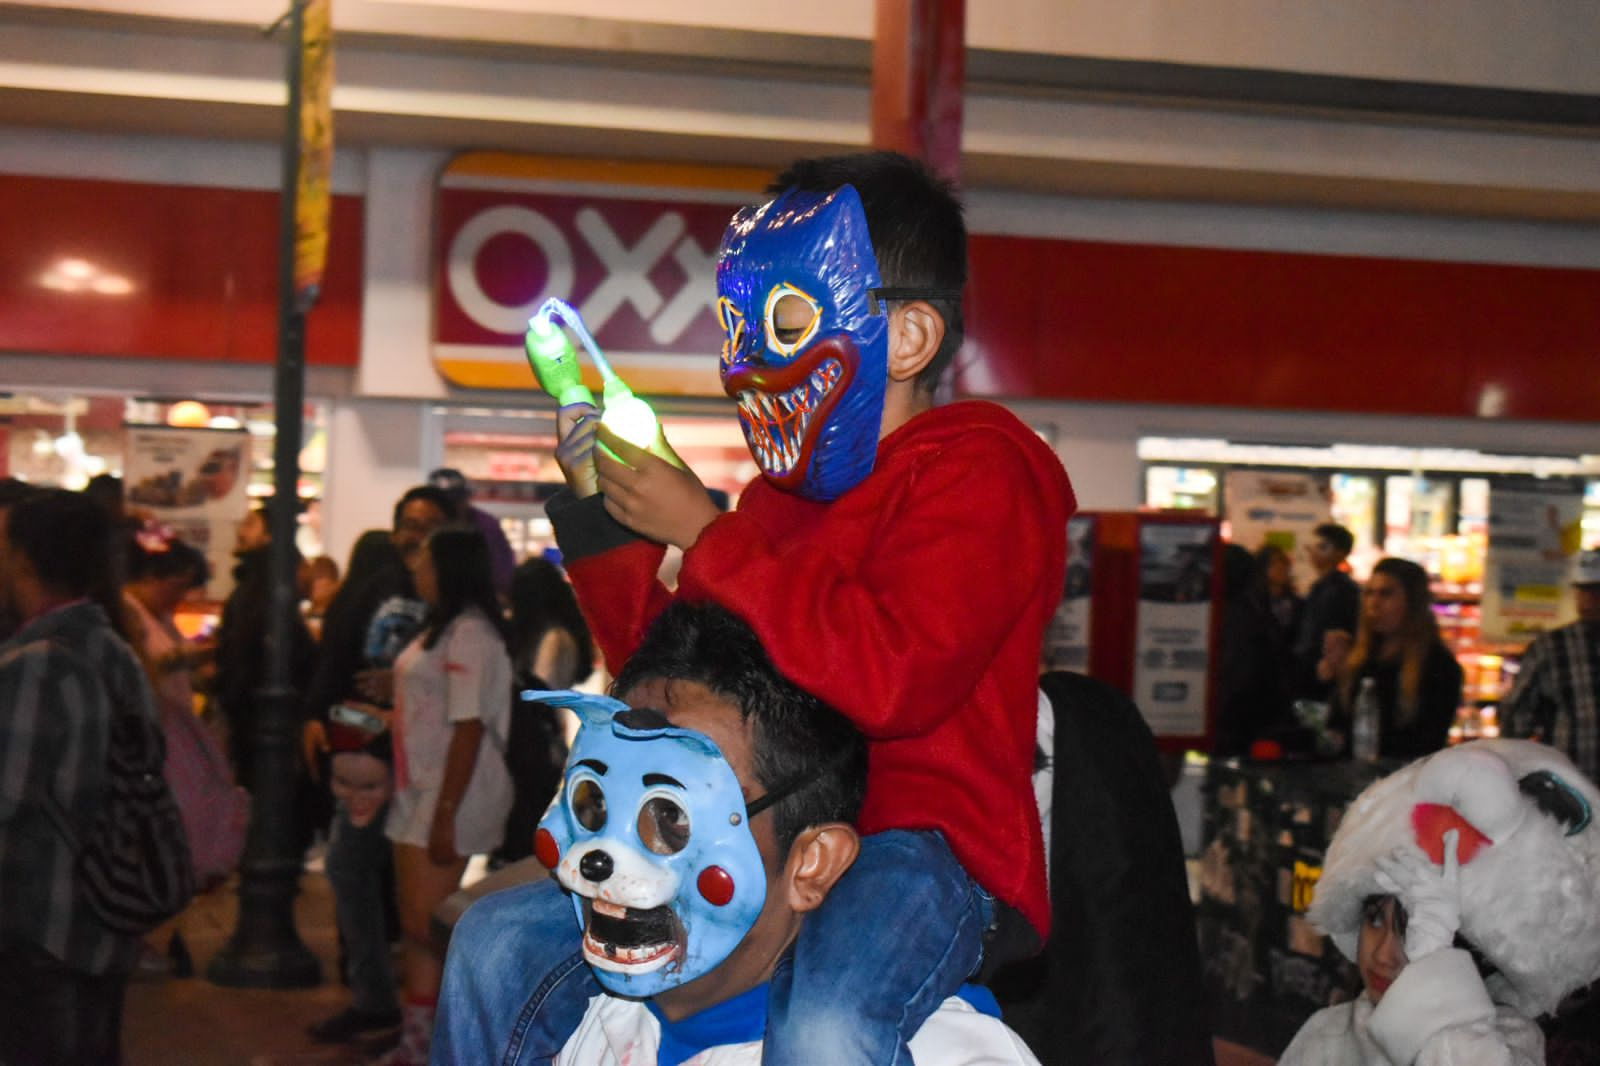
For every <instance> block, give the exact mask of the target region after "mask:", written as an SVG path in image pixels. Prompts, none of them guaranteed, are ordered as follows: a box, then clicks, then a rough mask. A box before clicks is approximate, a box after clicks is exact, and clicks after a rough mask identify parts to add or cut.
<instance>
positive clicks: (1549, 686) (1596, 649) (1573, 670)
mask: <svg viewBox="0 0 1600 1066" xmlns="http://www.w3.org/2000/svg"><path fill="white" fill-rule="evenodd" d="M1572 585H1573V588H1574V590H1575V591H1576V593H1577V600H1578V620H1577V621H1576V622H1573V623H1571V624H1570V625H1565V626H1562V627H1561V628H1559V629H1552V630H1551V631H1550V632H1548V633H1544V634H1541V635H1540V636H1539V637H1538V638H1537V639H1535V640H1534V642H1533V643H1532V644H1530V645H1529V646H1528V650H1527V652H1526V653H1524V655H1523V657H1522V669H1521V670H1520V671H1519V672H1518V674H1517V682H1516V684H1515V685H1514V686H1512V689H1511V693H1510V694H1509V695H1508V696H1506V701H1505V706H1504V707H1502V708H1501V714H1500V721H1501V725H1502V728H1503V729H1504V732H1505V735H1506V736H1508V737H1532V738H1534V739H1535V740H1542V741H1543V742H1544V743H1546V744H1549V745H1550V746H1551V747H1553V748H1557V749H1559V750H1561V751H1563V752H1565V753H1566V754H1567V756H1568V757H1569V758H1570V759H1572V761H1573V762H1574V763H1576V764H1577V765H1578V769H1580V770H1582V771H1583V772H1584V774H1586V775H1587V776H1588V778H1589V780H1591V781H1595V780H1600V550H1591V551H1586V552H1580V553H1579V555H1578V558H1577V561H1576V564H1575V565H1574V567H1573V573H1572Z"/></svg>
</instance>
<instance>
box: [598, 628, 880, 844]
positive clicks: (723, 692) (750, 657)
mask: <svg viewBox="0 0 1600 1066" xmlns="http://www.w3.org/2000/svg"><path fill="white" fill-rule="evenodd" d="M647 681H694V682H697V683H699V684H702V685H704V686H706V687H707V688H709V689H710V690H711V691H712V692H714V693H716V694H717V695H718V696H720V697H722V698H723V699H725V700H727V701H728V702H729V703H731V704H733V705H734V706H735V707H737V708H739V713H740V715H741V716H742V717H743V718H744V719H745V720H746V721H750V722H753V723H754V725H755V730H754V733H755V736H754V748H755V752H754V755H755V770H756V779H757V781H758V782H759V783H760V785H761V787H762V789H763V791H766V792H772V791H777V790H783V789H785V786H789V785H792V784H794V783H795V782H803V784H801V785H800V786H799V787H796V788H794V789H793V791H788V792H787V793H786V794H785V796H784V798H783V799H781V800H779V801H778V802H777V803H776V804H775V805H774V806H773V808H772V815H773V819H774V822H773V827H774V829H775V831H776V833H777V838H778V847H779V849H780V851H782V852H783V853H785V854H787V853H788V850H789V848H790V846H791V845H792V844H793V843H794V841H795V838H796V837H798V836H799V835H800V832H801V831H802V830H804V829H805V828H807V827H808V826H813V825H820V824H822V823H824V822H854V821H855V818H856V815H857V814H858V813H860V810H861V800H862V796H863V795H864V793H865V792H866V778H867V748H866V742H865V741H864V740H863V739H862V736H861V733H860V731H859V730H857V729H856V727H855V726H854V725H852V724H851V723H850V721H849V720H848V719H846V718H845V717H844V716H843V715H841V714H840V713H839V712H838V711H835V710H834V709H833V708H831V707H829V706H828V705H827V704H825V703H823V702H822V701H821V700H819V699H817V698H816V697H815V696H813V695H811V694H810V693H809V692H806V691H805V690H803V689H801V688H800V687H799V686H797V685H795V684H794V683H793V682H792V681H790V680H788V679H787V678H785V677H784V676H783V675H782V674H780V673H778V670H777V668H776V667H774V666H773V665H772V660H771V659H769V658H768V657H767V653H766V650H765V649H764V648H762V646H761V641H760V640H758V639H757V638H756V635H755V632H754V631H753V630H752V629H751V628H750V627H749V626H748V625H747V624H745V622H744V621H743V620H742V619H740V618H739V617H738V616H737V615H735V614H733V613H732V612H730V611H728V610H726V609H725V608H722V607H718V606H717V605H715V604H710V603H694V604H691V603H685V602H682V601H679V602H676V603H673V604H672V605H671V606H669V607H668V608H667V609H666V610H665V611H663V612H662V613H661V615H660V617H658V618H657V619H656V621H655V623H654V624H653V625H652V626H651V627H650V629H649V631H648V632H647V633H646V634H645V637H644V641H643V643H641V644H640V645H639V650H638V651H636V652H634V653H633V657H632V658H630V659H629V660H628V661H627V663H626V664H625V665H624V666H623V668H622V670H621V672H620V673H618V674H617V678H616V681H615V682H613V684H612V691H613V692H614V693H618V694H621V693H625V692H627V691H628V690H629V689H632V688H635V687H637V686H639V685H641V684H643V683H645V682H647Z"/></svg>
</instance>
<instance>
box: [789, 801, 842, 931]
mask: <svg viewBox="0 0 1600 1066" xmlns="http://www.w3.org/2000/svg"><path fill="white" fill-rule="evenodd" d="M860 851H861V837H860V836H859V835H857V833H856V830H855V827H854V826H852V825H849V824H848V823H846V822H824V823H822V824H821V825H814V826H811V827H810V828H808V829H806V830H804V831H802V832H801V834H800V836H799V837H797V838H796V839H795V842H794V846H793V847H791V848H790V849H789V861H788V862H786V863H784V866H783V879H784V882H785V885H786V888H787V891H788V893H789V906H790V907H791V908H792V909H793V910H794V911H795V912H797V913H804V912H805V911H812V910H816V909H817V908H818V907H820V906H822V901H823V900H825V899H827V898H828V893H829V892H832V891H833V886H834V885H835V884H836V883H837V882H838V880H839V878H841V877H843V876H844V872H845V871H846V870H848V869H850V866H851V864H852V863H854V862H855V861H856V855H857V854H859V853H860Z"/></svg>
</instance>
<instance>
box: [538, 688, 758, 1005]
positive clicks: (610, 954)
mask: <svg viewBox="0 0 1600 1066" xmlns="http://www.w3.org/2000/svg"><path fill="white" fill-rule="evenodd" d="M526 698H529V699H534V700H539V701H541V702H544V703H548V704H551V705H552V706H558V707H568V708H570V709H571V710H573V711H574V712H575V713H576V714H577V715H578V716H579V718H580V720H581V721H582V727H581V728H580V729H579V731H578V736H577V740H576V741H575V742H574V743H573V746H572V752H571V755H570V756H569V757H568V760H567V772H566V778H565V781H564V784H563V786H562V790H561V792H560V793H558V794H557V796H556V798H555V800H554V801H553V802H552V803H551V805H550V809H549V810H548V811H546V812H545V816H544V819H543V820H542V821H541V822H540V823H539V830H538V833H537V834H536V836H535V853H536V854H537V855H538V857H539V860H540V861H541V862H543V863H544V864H545V865H546V866H548V867H549V868H550V869H551V871H552V872H553V874H554V876H555V877H556V879H557V880H558V881H559V882H560V883H561V886H562V887H563V888H565V889H566V890H567V891H568V892H569V893H571V897H572V903H573V907H574V909H575V911H576V913H577V918H578V923H579V925H580V926H581V927H582V928H583V932H584V935H583V954H584V958H585V959H586V960H587V961H588V963H589V965H590V966H591V967H592V968H593V970H594V974H595V978H596V979H597V980H598V981H599V982H600V984H601V985H603V986H604V987H605V988H607V989H608V990H610V991H612V992H615V993H617V994H619V995H626V996H637V997H648V996H653V995H656V994H657V993H659V992H661V991H663V990H665V989H668V988H672V987H675V986H677V985H680V984H684V983H686V982H688V981H692V980H694V979H695V978H697V977H700V976H702V975H704V974H706V973H708V972H710V971H711V970H713V969H715V968H716V967H717V966H719V965H721V963H722V961H723V960H724V959H726V958H727V957H728V955H729V954H730V953H731V952H732V951H733V949H734V948H735V947H737V946H738V944H739V942H740V941H741V940H743V939H744V936H745V934H746V933H747V932H749V930H750V928H751V926H753V925H754V924H755V922H756V919H757V918H758V917H759V916H760V914H761V909H762V907H763V905H764V904H765V902H766V895H767V878H766V870H765V868H764V866H763V864H762V858H761V852H760V849H759V848H758V847H757V845H756V840H755V837H753V836H752V835H751V833H750V828H749V822H750V818H751V817H753V816H754V815H755V814H756V813H759V811H760V810H761V809H763V808H764V807H765V806H766V805H768V804H769V803H770V802H771V801H772V800H774V799H775V798H776V794H774V795H772V796H769V797H768V799H767V800H766V801H765V802H763V801H756V803H753V804H751V807H752V808H753V809H747V808H746V804H745V800H744V794H743V792H742V790H741V788H740V786H739V779H738V777H737V776H736V775H735V774H734V771H733V767H731V766H730V765H729V764H728V762H727V760H726V759H725V758H724V756H723V753H722V751H721V750H720V749H719V748H718V747H717V745H716V744H715V743H714V742H713V741H712V740H711V739H710V738H709V737H707V736H705V735H704V734H702V733H699V732H696V731H694V730H690V729H681V728H677V727H675V726H673V725H671V724H670V723H668V722H667V721H666V719H665V718H664V717H663V716H662V715H660V714H659V713H658V712H653V711H649V710H643V711H636V710H631V709H630V708H629V707H628V705H627V704H625V703H622V702H621V701H619V700H614V699H610V698H608V697H605V696H589V695H583V694H580V693H576V692H540V693H530V694H528V695H527V697H526Z"/></svg>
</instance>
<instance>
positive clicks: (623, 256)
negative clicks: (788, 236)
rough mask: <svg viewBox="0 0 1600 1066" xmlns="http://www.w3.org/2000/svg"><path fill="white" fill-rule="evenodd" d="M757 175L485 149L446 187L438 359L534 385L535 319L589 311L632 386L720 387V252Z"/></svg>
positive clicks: (475, 383)
mask: <svg viewBox="0 0 1600 1066" xmlns="http://www.w3.org/2000/svg"><path fill="white" fill-rule="evenodd" d="M764 181H765V174H764V173H763V172H757V171H745V170H728V169H720V168H718V169H714V168H707V167H671V166H658V165H643V164H618V163H609V164H602V163H588V162H582V161H574V160H557V159H541V158H536V157H527V156H508V155H499V154H490V153H475V154H471V155H464V156H459V157H457V158H456V159H455V160H454V161H452V162H451V163H450V165H449V166H448V167H447V168H446V169H445V171H444V174H443V175H442V176H441V178H440V182H439V191H438V208H437V218H438V227H437V231H438V244H437V253H436V261H435V292H436V295H437V308H436V311H437V313H436V315H435V318H434V323H435V324H434V348H433V352H434V361H435V363H436V364H437V366H438V368H439V371H440V372H441V373H442V374H443V375H444V376H445V377H446V378H447V379H449V380H450V381H451V382H453V383H455V384H457V385H465V386H470V387H476V388H502V389H531V388H535V387H536V386H535V385H534V381H533V375H532V373H531V372H530V371H529V370H528V367H527V363H526V360H525V357H524V355H523V350H522V335H523V332H524V331H525V330H526V329H527V328H528V318H529V316H530V315H532V314H533V312H534V311H535V310H536V309H537V308H538V306H539V305H540V304H541V303H543V302H544V301H545V300H546V299H547V298H549V297H551V296H555V297H559V298H561V299H563V300H565V301H567V302H568V303H570V304H572V305H573V306H574V307H576V308H577V309H578V310H579V312H581V313H582V315H583V318H584V322H585V323H586V324H587V325H588V327H589V330H590V332H591V333H593V334H594V337H595V340H596V341H597V342H598V343H599V345H600V347H601V348H603V349H604V350H605V352H606V354H607V356H608V358H610V360H611V361H612V363H613V365H614V366H616V368H617V370H618V372H619V373H621V374H622V375H623V377H624V378H626V379H627V381H628V382H629V384H631V385H632V386H633V387H634V388H636V389H638V390H640V391H643V392H650V393H657V394H662V393H667V394H679V395H683V394H695V395H721V392H722V389H721V387H720V385H719V383H718V381H717V359H716V353H717V352H718V351H719V349H720V347H721V331H720V330H719V328H718V326H717V321H716V316H715V301H716V255H717V246H718V244H719V243H720V241H721V239H722V231H723V229H724V228H725V227H726V226H727V224H728V219H729V218H730V217H731V216H732V214H733V212H734V211H735V210H736V209H737V208H738V207H739V206H740V205H741V204H744V203H747V202H749V201H751V200H753V199H755V198H756V197H757V196H758V195H759V190H760V189H761V188H762V185H763V183H764Z"/></svg>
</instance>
